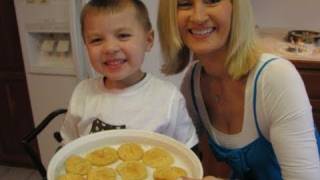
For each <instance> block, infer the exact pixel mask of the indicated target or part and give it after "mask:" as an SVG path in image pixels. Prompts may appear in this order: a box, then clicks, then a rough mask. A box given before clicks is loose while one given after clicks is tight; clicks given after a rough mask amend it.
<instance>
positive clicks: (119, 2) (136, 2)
mask: <svg viewBox="0 0 320 180" xmlns="http://www.w3.org/2000/svg"><path fill="white" fill-rule="evenodd" d="M129 5H132V7H133V8H135V9H136V16H137V17H136V18H137V20H138V21H139V22H140V23H141V25H142V26H143V27H144V29H145V30H146V32H147V31H150V30H151V29H152V24H151V22H150V18H149V13H148V10H147V8H146V6H145V5H144V3H143V2H141V1H140V0H90V1H89V2H88V3H87V4H86V5H85V6H84V7H83V9H82V11H81V16H80V24H81V32H82V37H83V34H84V20H85V17H86V15H87V13H88V12H89V11H97V12H103V13H114V12H119V11H121V10H123V9H125V8H127V7H128V6H129Z"/></svg>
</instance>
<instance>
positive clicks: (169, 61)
mask: <svg viewBox="0 0 320 180" xmlns="http://www.w3.org/2000/svg"><path fill="white" fill-rule="evenodd" d="M230 1H231V3H232V24H231V31H230V35H229V40H228V42H227V43H228V56H227V59H226V61H225V66H226V67H227V68H228V73H229V75H230V76H231V77H232V78H233V79H239V78H241V77H242V76H244V75H246V74H247V73H248V72H249V71H250V70H251V69H252V68H253V67H254V66H255V65H256V63H257V61H258V58H259V56H260V55H261V50H260V47H259V45H258V43H257V40H256V31H255V23H254V18H253V12H252V9H251V2H250V0H230ZM158 30H159V36H160V44H161V48H162V53H163V57H164V64H163V66H162V69H161V70H162V72H163V73H164V74H167V75H169V74H176V73H179V72H181V71H182V70H183V69H184V68H185V67H186V66H187V65H188V63H189V59H190V58H189V55H190V50H189V49H188V47H187V46H186V45H185V44H184V43H183V41H182V39H181V37H180V33H179V30H178V25H177V0H160V3H159V12H158Z"/></svg>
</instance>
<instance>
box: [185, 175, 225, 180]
mask: <svg viewBox="0 0 320 180" xmlns="http://www.w3.org/2000/svg"><path fill="white" fill-rule="evenodd" d="M179 180H201V179H194V178H188V177H181V178H179ZM202 180H223V179H221V178H217V177H214V176H206V177H204V178H203V179H202Z"/></svg>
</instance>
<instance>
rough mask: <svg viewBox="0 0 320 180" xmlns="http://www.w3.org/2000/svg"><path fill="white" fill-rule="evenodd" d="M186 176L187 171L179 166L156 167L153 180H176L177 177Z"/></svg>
mask: <svg viewBox="0 0 320 180" xmlns="http://www.w3.org/2000/svg"><path fill="white" fill-rule="evenodd" d="M182 176H187V172H186V171H185V170H184V169H182V168H180V167H175V166H173V167H165V168H159V169H156V170H155V171H154V173H153V178H154V179H155V180H176V179H177V178H179V177H182Z"/></svg>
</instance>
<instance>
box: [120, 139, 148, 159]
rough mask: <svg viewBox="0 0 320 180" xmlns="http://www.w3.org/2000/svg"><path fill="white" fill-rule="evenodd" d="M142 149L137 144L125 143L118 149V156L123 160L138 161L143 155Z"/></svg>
mask: <svg viewBox="0 0 320 180" xmlns="http://www.w3.org/2000/svg"><path fill="white" fill-rule="evenodd" d="M143 153H144V152H143V149H142V147H141V146H140V145H139V144H135V143H126V144H122V145H121V146H120V147H119V149H118V155H119V158H120V159H121V160H123V161H138V160H141V159H142V157H143Z"/></svg>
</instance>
